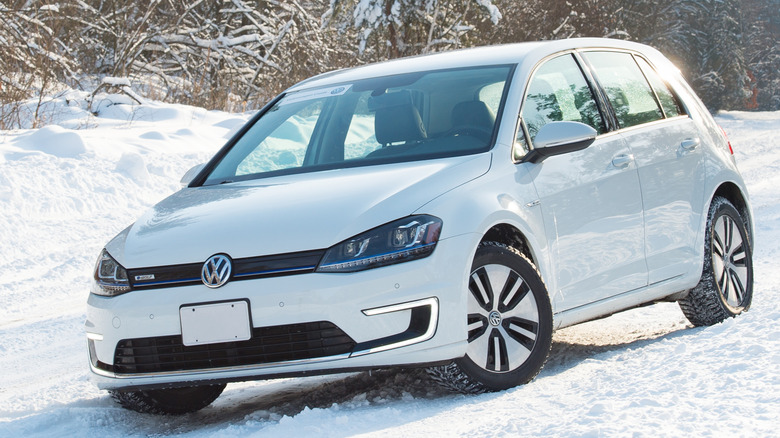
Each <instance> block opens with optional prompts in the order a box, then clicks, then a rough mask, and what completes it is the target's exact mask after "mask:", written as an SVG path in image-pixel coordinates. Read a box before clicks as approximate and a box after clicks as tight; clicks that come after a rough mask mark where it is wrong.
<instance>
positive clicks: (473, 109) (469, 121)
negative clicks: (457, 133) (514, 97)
mask: <svg viewBox="0 0 780 438" xmlns="http://www.w3.org/2000/svg"><path fill="white" fill-rule="evenodd" d="M451 117H452V127H453V128H456V127H459V126H475V127H479V128H482V129H484V130H486V131H493V125H494V124H495V122H496V116H494V115H493V111H490V108H488V106H487V105H485V102H482V101H481V100H469V101H465V102H460V103H458V104H457V105H455V108H453V109H452V116H451Z"/></svg>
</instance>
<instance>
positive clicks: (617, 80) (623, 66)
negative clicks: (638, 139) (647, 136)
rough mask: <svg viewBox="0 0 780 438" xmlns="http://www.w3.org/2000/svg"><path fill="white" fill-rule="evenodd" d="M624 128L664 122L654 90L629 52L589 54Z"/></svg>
mask: <svg viewBox="0 0 780 438" xmlns="http://www.w3.org/2000/svg"><path fill="white" fill-rule="evenodd" d="M583 57H584V58H585V59H586V60H587V61H588V63H589V64H590V65H591V66H592V67H593V70H594V71H595V73H596V76H597V78H598V81H599V83H600V84H601V86H602V87H604V91H606V93H607V98H608V99H609V103H610V104H611V105H612V108H613V109H614V111H615V114H616V116H617V119H618V124H619V125H620V127H621V128H628V127H630V126H636V125H640V124H642V123H648V122H652V121H655V120H661V119H663V117H664V116H663V113H662V112H661V108H660V107H659V106H658V102H657V101H656V99H655V95H654V94H653V90H652V89H651V88H650V85H649V84H648V83H647V80H646V79H645V76H644V75H643V74H642V70H640V69H639V66H638V65H637V63H636V62H635V61H634V57H633V56H631V54H630V53H621V52H586V53H583Z"/></svg>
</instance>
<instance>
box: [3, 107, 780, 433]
mask: <svg viewBox="0 0 780 438" xmlns="http://www.w3.org/2000/svg"><path fill="white" fill-rule="evenodd" d="M62 112H63V114H60V116H59V118H58V120H59V122H58V123H59V125H60V126H50V127H47V128H43V129H40V130H37V131H33V130H30V131H13V132H11V131H5V132H3V131H0V243H1V245H0V370H1V371H2V373H0V437H22V436H23V437H31V436H55V435H56V436H72V437H92V436H94V437H113V436H149V435H155V436H168V435H184V436H195V437H197V436H237V435H240V436H290V435H295V436H298V435H306V436H309V435H319V436H323V437H326V436H356V435H364V434H365V435H372V436H412V435H414V436H502V435H510V436H593V437H596V436H610V437H611V436H727V435H728V436H746V437H756V436H759V437H764V436H767V437H768V436H778V434H780V432H779V431H778V429H780V309H778V307H777V305H776V303H777V302H778V301H780V274H778V269H777V267H776V260H777V259H778V258H780V202H778V201H779V200H780V151H778V149H777V146H778V142H777V140H776V138H777V135H778V133H780V112H775V113H726V114H724V115H722V116H720V117H719V118H718V122H719V123H720V124H722V125H723V127H724V128H725V129H726V131H727V132H728V133H729V135H730V137H731V140H732V143H733V145H734V149H735V151H736V154H737V160H738V162H739V165H740V168H741V169H742V172H743V174H744V176H745V178H746V180H747V182H748V186H749V189H750V191H751V197H752V203H753V208H754V212H755V216H756V225H757V229H756V239H757V242H758V243H757V248H756V251H755V255H754V260H755V271H756V275H755V277H756V285H755V289H754V291H755V292H754V300H753V308H752V309H751V311H750V312H748V313H747V314H745V315H743V316H741V317H739V318H736V319H733V320H729V321H726V322H725V323H723V324H719V325H716V326H714V327H708V328H696V329H694V328H691V326H690V325H689V324H688V323H687V321H686V320H685V318H684V317H683V315H682V313H681V312H680V310H679V308H678V307H677V305H676V304H669V303H667V304H660V305H655V306H650V307H645V308H642V309H637V310H633V311H630V312H626V313H622V314H618V315H615V316H613V317H610V318H608V319H604V320H600V321H595V322H591V323H587V324H583V325H580V326H575V327H571V328H568V329H565V330H561V331H559V332H558V333H556V335H555V343H554V345H553V349H552V355H551V357H550V360H549V362H548V364H547V366H546V367H545V368H544V370H543V371H542V373H541V374H540V375H539V377H538V378H537V379H536V380H535V381H533V382H532V383H530V384H528V385H526V386H524V387H520V388H515V389H512V390H509V391H505V392H501V393H496V394H485V395H480V396H463V395H453V394H449V393H446V392H444V391H442V390H440V389H439V388H438V387H437V386H436V385H435V384H433V383H432V382H430V381H428V380H427V378H426V377H425V375H424V373H423V372H421V371H420V370H404V371H381V372H374V373H371V374H369V373H356V374H349V375H338V376H325V377H311V378H303V379H284V380H275V381H265V382H249V383H236V384H231V385H228V387H227V389H226V391H225V392H224V394H223V395H222V396H221V397H220V398H219V399H218V400H217V401H216V402H215V403H214V404H213V405H212V406H210V407H208V408H206V409H204V410H202V411H200V412H197V413H194V414H189V415H185V416H181V417H155V416H149V415H143V414H136V413H133V412H129V411H126V410H123V409H121V408H119V407H118V406H116V405H115V404H114V403H113V402H112V401H111V399H110V398H109V397H108V396H107V394H106V393H105V392H102V391H99V390H98V389H97V388H95V387H94V386H93V385H92V384H91V383H90V382H89V381H88V378H87V372H88V370H87V364H86V354H85V348H84V344H85V341H84V334H83V321H84V306H85V300H86V297H87V293H88V292H87V289H88V280H89V276H90V274H91V270H92V265H93V263H94V260H95V258H96V257H97V254H98V252H99V251H100V249H101V247H102V245H103V244H104V243H105V242H106V241H107V240H108V239H109V238H111V237H112V236H113V235H114V234H116V233H117V232H118V231H120V230H121V229H122V228H123V227H125V226H126V225H128V224H129V223H131V222H132V221H133V220H134V219H135V218H136V217H137V216H139V215H140V214H141V212H142V211H143V210H144V209H145V208H147V207H148V206H150V205H152V204H154V203H155V202H157V201H159V200H160V199H162V198H163V197H164V196H166V195H168V194H170V193H171V192H173V191H174V190H176V189H177V187H178V177H179V176H180V175H182V174H183V173H184V171H185V170H187V168H189V167H190V166H192V165H194V164H197V163H199V162H201V161H205V160H206V159H207V158H208V157H209V156H210V155H211V154H213V153H214V151H215V150H216V149H217V148H218V147H219V146H221V144H222V143H224V141H225V138H226V136H227V135H229V133H230V131H231V129H233V128H235V126H236V125H237V124H240V123H241V122H242V121H243V120H245V118H246V117H236V116H235V115H231V114H225V113H218V112H206V111H204V110H202V109H197V108H191V107H184V106H176V105H162V104H155V105H149V106H145V107H141V108H135V109H130V108H129V107H124V106H119V105H118V106H113V107H110V108H108V109H106V110H105V111H103V112H102V113H101V117H99V118H90V119H85V115H84V113H83V112H79V111H77V110H74V109H73V108H70V107H67V106H65V104H64V103H63V111H62ZM77 128H78V129H77ZM85 128H86V129H85Z"/></svg>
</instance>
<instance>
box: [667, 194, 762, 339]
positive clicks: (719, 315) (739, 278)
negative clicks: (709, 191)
mask: <svg viewBox="0 0 780 438" xmlns="http://www.w3.org/2000/svg"><path fill="white" fill-rule="evenodd" d="M752 256H753V254H752V250H751V248H750V240H749V238H748V233H747V227H746V226H745V222H744V220H743V219H742V216H741V215H740V214H739V212H738V211H737V209H736V208H734V205H732V204H731V202H729V201H728V200H727V199H725V198H721V197H717V198H715V199H713V200H712V204H711V205H710V210H709V213H708V217H707V234H706V236H705V242H704V269H703V270H702V274H701V280H699V284H697V285H696V287H694V288H693V289H691V291H690V292H689V293H688V295H687V296H686V297H685V298H683V299H681V300H680V301H679V304H680V308H681V309H682V311H683V313H684V314H685V316H686V318H688V320H689V321H690V322H691V323H692V324H693V325H695V326H703V325H712V324H715V323H718V322H721V321H723V320H725V319H726V318H730V317H734V316H736V315H739V314H740V313H742V312H746V311H747V310H748V309H749V308H750V303H751V301H752V299H753V258H752Z"/></svg>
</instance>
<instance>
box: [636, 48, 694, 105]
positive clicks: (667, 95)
mask: <svg viewBox="0 0 780 438" xmlns="http://www.w3.org/2000/svg"><path fill="white" fill-rule="evenodd" d="M636 62H637V63H638V64H639V66H640V67H641V68H642V71H643V72H644V74H645V76H646V77H647V80H648V81H650V85H652V87H653V90H655V94H656V96H658V100H659V101H660V102H661V108H663V109H664V114H665V115H666V117H676V116H679V115H681V114H685V110H683V108H682V105H680V100H679V99H677V96H675V95H674V94H673V93H672V91H671V90H670V89H669V87H668V86H667V85H666V83H665V82H664V81H663V80H662V79H661V77H660V76H658V73H656V72H655V69H653V67H651V66H650V63H648V62H647V61H645V60H644V59H643V58H639V57H636Z"/></svg>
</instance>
